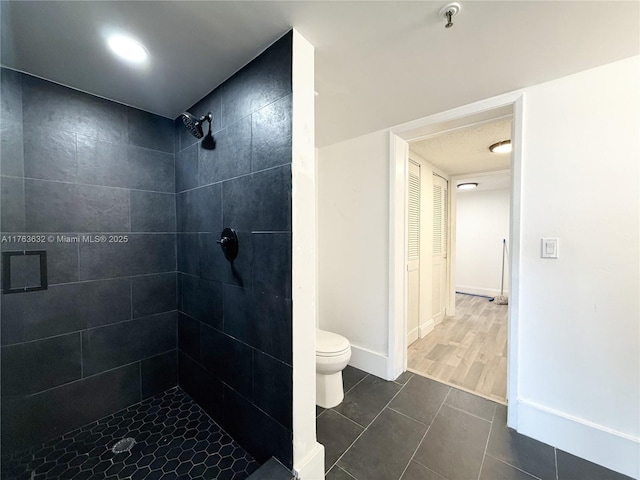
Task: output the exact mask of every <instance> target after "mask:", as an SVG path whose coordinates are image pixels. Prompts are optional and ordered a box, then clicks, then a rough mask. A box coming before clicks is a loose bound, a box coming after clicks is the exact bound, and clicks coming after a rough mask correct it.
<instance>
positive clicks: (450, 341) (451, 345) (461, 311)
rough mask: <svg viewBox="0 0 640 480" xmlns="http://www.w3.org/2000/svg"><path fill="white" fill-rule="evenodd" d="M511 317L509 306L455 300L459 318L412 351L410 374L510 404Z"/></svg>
mask: <svg viewBox="0 0 640 480" xmlns="http://www.w3.org/2000/svg"><path fill="white" fill-rule="evenodd" d="M507 314H508V306H507V305H497V304H496V303H495V302H490V301H489V300H488V299H487V298H483V297H474V296H471V295H464V294H456V315H455V317H445V318H444V320H443V321H442V323H440V324H439V325H437V326H436V327H435V328H434V330H433V331H432V332H431V333H429V334H428V335H427V336H426V337H424V338H421V339H418V340H417V341H415V342H414V343H413V344H411V345H410V346H409V351H408V354H409V355H408V368H409V370H410V371H412V372H415V373H418V374H420V375H422V376H425V377H428V378H431V379H434V380H437V381H439V382H443V383H446V384H448V385H452V386H455V387H458V388H461V389H463V390H467V391H470V392H473V393H476V394H477V395H480V396H483V397H485V398H488V399H491V400H494V401H497V402H500V403H503V404H506V398H507Z"/></svg>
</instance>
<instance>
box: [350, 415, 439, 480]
mask: <svg viewBox="0 0 640 480" xmlns="http://www.w3.org/2000/svg"><path fill="white" fill-rule="evenodd" d="M426 430H427V427H426V426H425V425H422V424H420V423H418V422H416V421H414V420H412V419H410V418H408V417H406V416H404V415H401V414H399V413H397V412H394V411H393V410H389V409H385V410H384V411H383V412H382V413H381V414H380V416H379V417H378V418H377V419H376V420H375V421H374V422H373V423H372V424H371V425H370V426H369V427H368V428H367V430H365V432H364V433H363V434H362V435H361V436H360V438H358V440H357V441H356V443H355V444H354V445H353V447H351V448H350V449H349V450H348V451H347V453H345V454H344V456H343V457H342V458H341V459H340V461H339V462H338V464H339V465H340V467H342V468H344V469H345V470H346V471H347V472H349V473H351V474H352V475H354V476H355V477H356V478H363V479H367V480H390V479H397V478H400V475H402V472H403V471H404V469H405V468H406V466H407V464H408V463H409V460H411V456H412V455H413V452H415V450H416V448H417V446H418V444H419V443H420V440H422V437H423V436H424V433H425V432H426Z"/></svg>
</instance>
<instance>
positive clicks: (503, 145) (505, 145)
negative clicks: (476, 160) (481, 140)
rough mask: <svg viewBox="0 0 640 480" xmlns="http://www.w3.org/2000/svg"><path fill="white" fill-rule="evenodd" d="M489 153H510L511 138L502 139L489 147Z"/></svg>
mask: <svg viewBox="0 0 640 480" xmlns="http://www.w3.org/2000/svg"><path fill="white" fill-rule="evenodd" d="M489 150H491V153H511V140H502V141H501V142H498V143H494V144H493V145H491V146H490V147H489Z"/></svg>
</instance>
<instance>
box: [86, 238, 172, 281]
mask: <svg viewBox="0 0 640 480" xmlns="http://www.w3.org/2000/svg"><path fill="white" fill-rule="evenodd" d="M175 245H176V238H175V234H160V233H158V234H140V233H138V234H130V235H128V242H126V243H109V242H107V243H80V279H81V280H92V279H100V278H114V277H123V276H128V275H144V274H149V273H163V272H172V271H175V268H176V246H175Z"/></svg>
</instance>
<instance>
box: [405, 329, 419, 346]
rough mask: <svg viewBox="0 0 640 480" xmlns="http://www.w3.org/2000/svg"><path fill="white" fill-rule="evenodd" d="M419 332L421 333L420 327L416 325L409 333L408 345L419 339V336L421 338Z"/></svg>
mask: <svg viewBox="0 0 640 480" xmlns="http://www.w3.org/2000/svg"><path fill="white" fill-rule="evenodd" d="M419 333H420V327H416V328H414V329H413V330H411V331H410V332H409V333H407V345H411V344H412V343H413V342H415V341H416V340H418V338H420V335H419Z"/></svg>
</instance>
